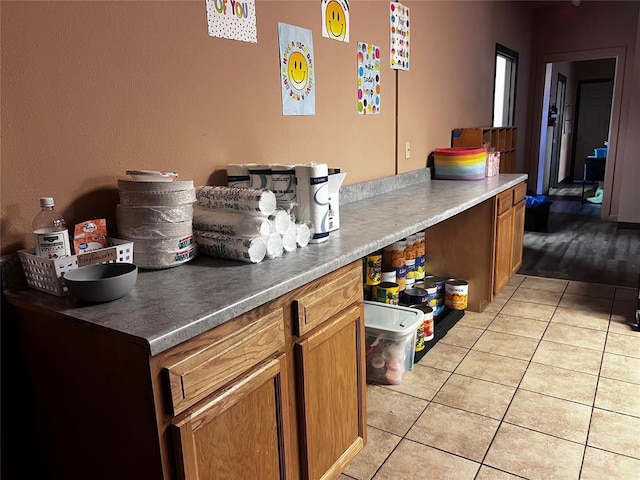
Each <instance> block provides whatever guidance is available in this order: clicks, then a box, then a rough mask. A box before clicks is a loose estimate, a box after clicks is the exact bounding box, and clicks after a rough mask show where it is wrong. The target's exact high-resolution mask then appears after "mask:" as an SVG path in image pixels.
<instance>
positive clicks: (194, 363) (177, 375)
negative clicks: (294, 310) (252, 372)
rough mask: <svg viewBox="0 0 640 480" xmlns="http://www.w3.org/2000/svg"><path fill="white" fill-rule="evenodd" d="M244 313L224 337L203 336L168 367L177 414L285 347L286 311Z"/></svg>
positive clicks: (171, 405)
mask: <svg viewBox="0 0 640 480" xmlns="http://www.w3.org/2000/svg"><path fill="white" fill-rule="evenodd" d="M251 317H252V316H251V313H248V314H246V315H245V316H243V317H240V318H239V319H238V320H237V321H236V320H234V322H236V323H237V324H238V325H237V328H234V329H233V331H232V333H230V334H227V335H224V336H221V337H220V338H215V337H213V338H206V337H205V338H203V339H201V340H200V341H196V344H195V345H189V346H188V347H187V348H188V350H186V351H184V352H182V354H181V355H178V358H177V359H176V360H175V361H173V362H170V364H169V365H166V366H165V367H164V370H165V372H166V377H167V378H168V387H169V392H170V405H169V406H170V408H171V413H172V414H173V415H177V414H178V413H180V412H182V411H184V410H185V409H186V408H188V407H190V406H191V405H193V404H195V403H196V402H198V401H199V400H201V399H202V398H204V397H205V396H207V395H208V394H210V393H212V392H214V391H216V390H217V389H219V388H220V387H222V386H224V385H225V384H226V383H228V382H229V381H230V380H232V379H234V378H235V377H237V376H238V375H240V374H242V373H244V372H246V371H247V370H249V369H250V368H252V367H254V366H255V365H257V364H258V363H260V362H261V361H263V360H265V359H266V358H268V357H270V356H271V355H273V354H274V353H276V352H278V351H280V350H282V349H283V348H284V344H285V340H284V313H283V309H282V308H279V309H278V310H275V311H273V312H271V313H268V314H266V315H264V316H261V317H259V318H255V319H254V318H251Z"/></svg>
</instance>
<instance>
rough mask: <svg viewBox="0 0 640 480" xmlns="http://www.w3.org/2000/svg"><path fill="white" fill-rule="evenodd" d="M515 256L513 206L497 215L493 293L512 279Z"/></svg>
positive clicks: (498, 291)
mask: <svg viewBox="0 0 640 480" xmlns="http://www.w3.org/2000/svg"><path fill="white" fill-rule="evenodd" d="M512 256H513V208H510V209H508V210H507V211H505V212H504V213H502V214H501V215H498V217H497V223H496V263H495V277H494V284H493V294H494V295H497V294H498V293H500V291H501V290H502V289H503V288H504V286H505V285H506V284H507V283H509V280H510V279H511V257H512Z"/></svg>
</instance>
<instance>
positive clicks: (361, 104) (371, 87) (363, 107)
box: [358, 42, 380, 115]
mask: <svg viewBox="0 0 640 480" xmlns="http://www.w3.org/2000/svg"><path fill="white" fill-rule="evenodd" d="M358 113H359V114H360V115H379V114H380V47H377V46H376V45H372V44H370V43H363V42H358Z"/></svg>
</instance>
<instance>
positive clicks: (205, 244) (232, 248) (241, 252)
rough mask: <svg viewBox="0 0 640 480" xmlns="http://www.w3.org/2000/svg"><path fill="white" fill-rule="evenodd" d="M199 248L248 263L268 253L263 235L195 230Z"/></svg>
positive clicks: (259, 259)
mask: <svg viewBox="0 0 640 480" xmlns="http://www.w3.org/2000/svg"><path fill="white" fill-rule="evenodd" d="M193 234H194V236H195V237H196V243H197V244H198V250H199V251H200V252H202V253H204V254H206V255H210V256H212V257H217V258H225V259H228V260H239V261H241V262H246V263H258V262H261V261H262V260H264V257H265V255H266V254H267V243H266V242H265V241H264V238H262V237H237V236H233V235H226V234H224V233H218V232H207V231H203V230H194V231H193Z"/></svg>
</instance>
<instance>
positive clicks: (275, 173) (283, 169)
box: [271, 164, 296, 207]
mask: <svg viewBox="0 0 640 480" xmlns="http://www.w3.org/2000/svg"><path fill="white" fill-rule="evenodd" d="M271 185H272V187H271V190H272V191H273V193H274V194H275V196H276V201H277V202H278V206H279V207H286V206H290V205H292V204H293V203H295V202H296V167H295V165H278V164H277V165H271Z"/></svg>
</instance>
